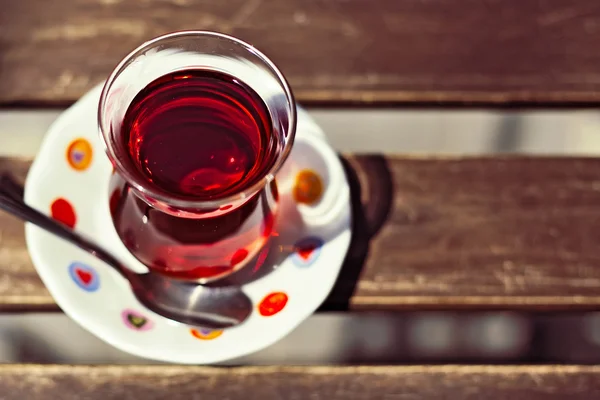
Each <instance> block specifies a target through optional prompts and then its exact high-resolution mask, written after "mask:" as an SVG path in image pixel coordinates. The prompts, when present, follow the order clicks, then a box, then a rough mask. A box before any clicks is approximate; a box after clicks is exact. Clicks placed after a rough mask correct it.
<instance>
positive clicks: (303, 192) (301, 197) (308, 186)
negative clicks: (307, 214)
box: [294, 169, 323, 205]
mask: <svg viewBox="0 0 600 400" xmlns="http://www.w3.org/2000/svg"><path fill="white" fill-rule="evenodd" d="M322 194H323V181H322V179H321V177H320V176H319V175H318V174H317V173H316V172H314V171H311V170H309V169H305V170H302V171H300V172H299V173H298V175H296V184H295V185H294V199H296V201H297V202H298V203H301V204H308V205H312V204H314V203H316V202H317V201H319V199H320V198H321V195H322Z"/></svg>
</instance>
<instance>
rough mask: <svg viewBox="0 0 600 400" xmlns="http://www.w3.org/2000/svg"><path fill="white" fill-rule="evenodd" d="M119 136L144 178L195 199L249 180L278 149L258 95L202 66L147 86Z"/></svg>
mask: <svg viewBox="0 0 600 400" xmlns="http://www.w3.org/2000/svg"><path fill="white" fill-rule="evenodd" d="M122 137H123V140H124V141H125V144H126V147H127V149H128V150H129V153H130V156H131V158H132V160H133V161H134V163H135V165H136V166H137V168H138V169H139V170H140V171H141V172H142V173H143V174H144V175H145V176H146V178H147V179H148V181H149V182H151V183H152V184H153V185H155V186H157V187H158V188H160V189H162V190H163V191H166V192H169V193H170V194H174V195H177V196H183V197H190V198H193V199H195V200H207V199H214V198H219V197H223V196H227V195H229V194H233V193H237V192H239V191H240V190H243V189H244V188H246V187H248V186H250V185H252V184H253V183H255V182H256V181H257V180H260V178H262V176H263V175H264V173H265V172H266V171H267V170H268V169H269V168H270V167H271V166H272V165H273V163H274V161H275V159H276V158H277V150H278V146H277V140H275V138H274V137H273V134H272V129H271V120H270V118H269V111H268V109H267V107H266V106H265V104H264V102H263V101H262V99H261V98H260V96H259V95H258V94H257V93H256V92H255V91H254V90H252V89H251V88H250V87H248V86H247V85H245V84H244V83H243V82H241V81H239V80H238V79H236V78H234V77H232V76H230V75H227V74H224V73H220V72H214V71H208V70H194V69H192V70H184V71H179V72H174V73H172V74H169V75H165V76H163V77H161V78H159V79H157V80H155V81H154V82H152V83H150V84H149V85H148V86H147V87H146V88H145V89H144V90H142V91H141V92H140V93H139V94H138V95H137V96H136V97H135V99H134V100H133V102H132V103H131V105H130V107H129V109H128V110H127V112H126V114H125V118H124V120H123V125H122Z"/></svg>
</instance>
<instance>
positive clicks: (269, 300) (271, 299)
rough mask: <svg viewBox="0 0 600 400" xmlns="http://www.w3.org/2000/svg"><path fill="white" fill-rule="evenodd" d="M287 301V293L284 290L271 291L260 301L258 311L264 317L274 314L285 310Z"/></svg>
mask: <svg viewBox="0 0 600 400" xmlns="http://www.w3.org/2000/svg"><path fill="white" fill-rule="evenodd" d="M287 302H288V296H287V294H285V293H283V292H274V293H271V294H269V295H268V296H267V297H265V298H264V299H263V300H262V301H261V302H260V304H259V305H258V312H259V313H260V315H262V316H263V317H270V316H273V315H275V314H277V313H278V312H280V311H281V310H283V308H284V307H285V305H286V304H287Z"/></svg>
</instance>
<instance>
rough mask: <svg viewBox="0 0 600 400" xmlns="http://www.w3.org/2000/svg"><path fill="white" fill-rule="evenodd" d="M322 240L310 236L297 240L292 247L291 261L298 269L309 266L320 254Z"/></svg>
mask: <svg viewBox="0 0 600 400" xmlns="http://www.w3.org/2000/svg"><path fill="white" fill-rule="evenodd" d="M322 247H323V239H321V238H318V237H316V236H310V237H307V238H304V239H302V240H299V241H298V242H296V244H295V245H294V254H292V261H293V262H294V264H296V265H297V266H299V267H308V266H311V265H312V264H313V263H314V262H315V261H317V259H318V258H319V255H320V254H321V248H322Z"/></svg>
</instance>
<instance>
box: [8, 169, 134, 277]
mask: <svg viewBox="0 0 600 400" xmlns="http://www.w3.org/2000/svg"><path fill="white" fill-rule="evenodd" d="M0 209H2V210H4V211H6V212H8V213H9V214H12V215H14V216H15V217H17V218H20V219H22V220H23V221H26V222H30V223H32V224H34V225H37V226H38V227H40V228H42V229H44V230H46V231H48V232H50V233H53V234H55V235H56V236H58V237H60V238H62V239H64V240H66V241H67V242H69V243H71V244H74V245H75V246H77V247H79V248H80V249H82V250H84V251H87V252H88V253H91V254H92V255H95V256H96V257H98V258H99V259H101V260H102V261H104V262H105V263H106V264H108V265H110V266H111V267H113V268H114V269H115V270H117V271H118V272H119V273H120V274H121V275H123V276H126V273H125V271H124V270H123V267H122V266H121V263H120V262H119V261H118V260H117V259H116V258H114V257H113V256H112V255H111V254H110V253H109V252H107V251H106V250H104V249H103V248H101V247H100V246H98V245H97V244H95V243H93V242H92V241H90V240H89V239H87V238H85V237H84V236H82V235H81V234H79V233H77V232H75V231H74V230H73V229H71V228H69V227H67V226H66V225H64V224H62V223H60V222H58V221H56V220H54V219H52V218H50V217H48V216H47V215H44V214H42V213H41V212H39V211H38V210H36V209H34V208H33V207H30V206H29V205H27V204H26V203H25V201H24V200H23V187H22V186H21V185H19V184H18V183H17V182H15V181H14V180H13V179H12V177H10V176H8V175H3V176H2V178H0Z"/></svg>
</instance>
